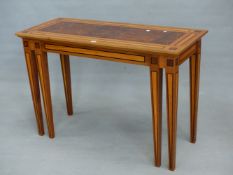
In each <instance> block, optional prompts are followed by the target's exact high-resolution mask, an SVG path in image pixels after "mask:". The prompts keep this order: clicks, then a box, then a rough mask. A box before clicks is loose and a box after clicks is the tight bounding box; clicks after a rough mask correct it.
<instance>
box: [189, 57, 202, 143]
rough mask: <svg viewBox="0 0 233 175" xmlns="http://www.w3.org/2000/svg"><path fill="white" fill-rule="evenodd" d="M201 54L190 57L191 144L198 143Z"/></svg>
mask: <svg viewBox="0 0 233 175" xmlns="http://www.w3.org/2000/svg"><path fill="white" fill-rule="evenodd" d="M200 59H201V57H200V53H197V54H195V55H193V56H191V57H190V59H189V65H190V110H191V111H190V142H191V143H195V142H196V136H197V112H198V95H199V79H200Z"/></svg>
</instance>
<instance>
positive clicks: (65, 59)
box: [60, 54, 73, 115]
mask: <svg viewBox="0 0 233 175" xmlns="http://www.w3.org/2000/svg"><path fill="white" fill-rule="evenodd" d="M60 60H61V69H62V76H63V83H64V91H65V97H66V107H67V113H68V115H72V114H73V105H72V90H71V75H70V59H69V55H63V54H60Z"/></svg>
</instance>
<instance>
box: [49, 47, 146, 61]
mask: <svg viewBox="0 0 233 175" xmlns="http://www.w3.org/2000/svg"><path fill="white" fill-rule="evenodd" d="M45 49H48V50H55V51H62V52H71V53H77V54H84V55H90V56H91V55H93V56H101V57H109V58H116V59H123V60H129V61H137V62H145V57H143V56H139V55H128V54H122V53H113V52H105V51H99V50H90V49H81V48H75V47H66V46H56V45H51V44H45Z"/></svg>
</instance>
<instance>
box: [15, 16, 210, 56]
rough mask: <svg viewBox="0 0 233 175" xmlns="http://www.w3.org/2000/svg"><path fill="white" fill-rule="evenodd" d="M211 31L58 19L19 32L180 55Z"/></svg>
mask: <svg viewBox="0 0 233 175" xmlns="http://www.w3.org/2000/svg"><path fill="white" fill-rule="evenodd" d="M206 33H207V30H200V29H188V28H177V27H163V26H154V25H142V24H129V23H118V22H103V21H95V20H83V19H71V18H56V19H53V20H50V21H48V22H45V23H42V24H40V25H37V26H35V27H32V28H29V29H26V30H24V31H21V32H17V33H16V35H17V36H19V37H22V38H29V39H37V40H42V41H49V42H64V43H72V44H77V45H81V46H93V47H101V48H110V49H116V50H130V51H136V52H137V51H138V52H145V53H164V54H170V55H179V54H181V53H182V52H183V51H184V50H185V49H187V48H188V47H190V46H191V45H192V44H193V43H195V42H196V41H198V40H200V38H201V37H202V36H203V35H205V34H206Z"/></svg>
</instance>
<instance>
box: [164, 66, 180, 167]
mask: <svg viewBox="0 0 233 175" xmlns="http://www.w3.org/2000/svg"><path fill="white" fill-rule="evenodd" d="M178 76H179V73H178V71H175V72H173V71H172V72H170V71H168V70H167V69H166V81H167V125H168V154H169V169H170V170H172V171H173V170H175V166H176V130H177V105H178Z"/></svg>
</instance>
